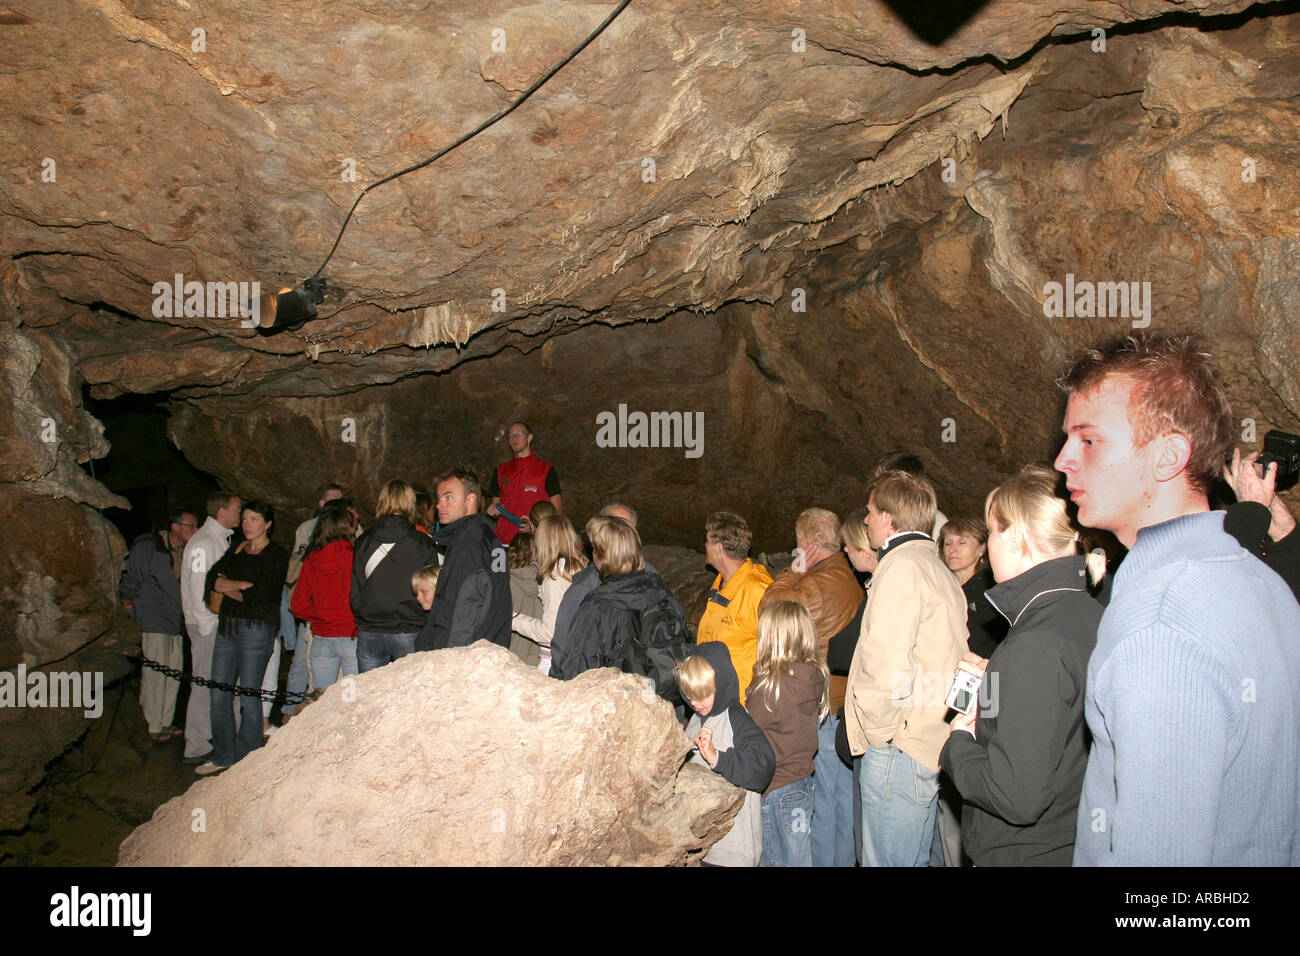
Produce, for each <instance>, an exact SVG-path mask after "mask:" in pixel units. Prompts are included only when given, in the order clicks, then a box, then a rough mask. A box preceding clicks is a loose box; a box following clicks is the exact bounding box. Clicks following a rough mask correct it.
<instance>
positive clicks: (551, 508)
mask: <svg viewBox="0 0 1300 956" xmlns="http://www.w3.org/2000/svg"><path fill="white" fill-rule="evenodd" d="M559 513H560V509H559V508H557V507H555V503H554V502H552V501H551V500H550V499H549V498H543V499H542V500H541V501H536V502H534V503H533V506H532V507H531V508H529V509H528V520H529V521H531V522H532V523H533V527H534V528H536V527H538V526H539V525H541V523H542V519H543V518H548V517H550V516H551V515H558V514H559Z"/></svg>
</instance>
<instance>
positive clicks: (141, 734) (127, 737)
mask: <svg viewBox="0 0 1300 956" xmlns="http://www.w3.org/2000/svg"><path fill="white" fill-rule="evenodd" d="M290 658H291V655H288V654H282V655H281V678H280V686H281V687H282V688H283V687H284V684H285V679H286V678H287V677H288V663H289V660H290ZM187 671H188V668H187ZM188 699H189V695H188V688H187V686H185V685H183V686H182V687H181V691H180V694H179V695H178V699H177V702H176V716H175V717H174V718H173V721H172V723H173V724H175V725H176V726H178V727H181V726H183V725H184V723H185V705H186V703H187V701H188ZM139 700H140V668H139V665H137V666H136V668H135V671H134V672H133V673H132V674H131V675H129V676H127V677H125V678H123V679H122V680H121V681H118V682H117V683H115V684H111V685H108V686H106V687H105V688H104V719H102V720H96V721H91V728H90V730H89V731H88V732H87V733H86V735H85V736H84V737H82V738H81V740H79V741H78V742H77V743H75V744H73V745H72V747H71V748H69V750H68V751H67V752H66V753H65V754H63V755H62V756H60V757H58V758H57V759H56V760H54V761H53V762H52V763H51V764H50V766H49V769H48V771H47V774H46V777H45V781H44V783H43V785H42V788H41V798H40V802H39V803H38V804H37V807H36V809H35V810H33V811H32V815H31V820H30V822H29V824H28V826H27V828H26V829H25V830H22V831H17V832H15V831H7V832H3V833H0V866H114V865H116V864H117V851H118V847H119V846H120V845H121V843H122V841H123V840H125V839H126V838H127V836H128V835H130V833H131V831H132V830H134V829H135V828H136V827H138V826H140V825H141V824H142V823H146V822H148V821H149V819H150V818H151V817H152V816H153V813H154V811H155V810H156V809H158V807H160V806H162V805H163V804H164V803H166V802H167V801H168V800H170V799H172V797H175V796H178V795H179V794H182V793H184V792H185V791H186V790H188V789H189V788H190V786H191V785H192V784H194V783H195V781H197V780H200V779H202V778H200V777H198V776H197V775H196V774H195V773H194V767H192V766H188V765H186V764H185V763H184V762H183V761H182V759H181V758H182V757H183V756H184V751H185V740H184V737H183V736H179V737H173V738H172V739H171V740H169V741H167V742H165V743H155V742H154V741H152V740H150V739H149V728H148V726H147V725H146V724H145V720H144V715H143V714H142V713H141V711H140V703H139ZM279 711H280V706H279V703H277V704H276V706H275V708H274V709H273V711H272V714H271V721H272V723H274V724H279V723H280V722H281V720H282V717H281V714H280V712H279Z"/></svg>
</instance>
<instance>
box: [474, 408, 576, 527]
mask: <svg viewBox="0 0 1300 956" xmlns="http://www.w3.org/2000/svg"><path fill="white" fill-rule="evenodd" d="M506 441H507V442H508V443H509V445H510V453H511V455H513V457H512V458H511V459H510V461H507V462H504V463H503V464H500V465H498V466H497V467H496V469H495V470H493V472H492V477H491V478H490V479H489V480H488V487H487V494H488V506H487V511H486V513H487V514H488V515H490V516H491V517H493V518H496V519H497V525H496V534H497V537H498V538H500V539H501V540H502V541H503V542H504V543H505V544H509V543H510V542H511V541H513V540H514V539H515V535H517V534H518V533H519V532H520V531H528V532H531V531H532V530H533V528H532V525H531V523H530V522H529V520H528V512H529V510H530V509H531V508H532V507H533V505H535V504H536V503H537V502H539V501H550V502H551V504H553V505H555V510H556V511H558V512H560V513H561V514H563V513H564V496H563V495H562V494H561V493H560V475H559V472H557V471H556V470H555V468H554V467H553V466H552V465H551V464H550V463H549V462H545V461H542V460H541V459H540V458H538V457H537V456H536V455H534V454H533V430H532V429H531V428H529V427H528V426H527V425H526V424H525V423H524V422H511V423H510V425H509V427H507V428H506ZM501 508H505V509H506V510H507V511H509V512H510V513H511V514H512V515H514V516H515V517H516V518H520V519H522V521H523V527H522V528H521V527H520V526H518V525H516V524H515V523H514V522H513V521H511V520H510V519H508V518H507V517H505V515H503V514H501V510H500V509H501Z"/></svg>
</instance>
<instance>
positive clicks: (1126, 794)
mask: <svg viewBox="0 0 1300 956" xmlns="http://www.w3.org/2000/svg"><path fill="white" fill-rule="evenodd" d="M1084 713H1085V716H1086V718H1087V721H1088V727H1089V729H1090V730H1091V731H1092V735H1093V744H1092V752H1091V753H1090V754H1089V757H1088V770H1087V773H1086V774H1085V776H1084V781H1083V797H1082V799H1081V800H1080V802H1079V823H1078V830H1077V836H1076V840H1075V851H1074V864H1075V866H1107V865H1109V866H1288V865H1289V866H1297V865H1300V835H1298V834H1297V829H1298V828H1300V605H1297V604H1296V599H1295V597H1294V596H1293V595H1292V594H1291V591H1290V590H1289V589H1288V588H1287V586H1286V585H1285V584H1284V583H1283V582H1282V579H1281V578H1279V577H1278V576H1277V575H1276V574H1275V573H1273V572H1272V571H1270V570H1269V569H1268V568H1267V567H1265V566H1264V564H1263V563H1261V562H1260V561H1259V560H1258V559H1257V558H1255V557H1253V556H1251V555H1250V554H1248V553H1247V552H1246V551H1244V550H1242V548H1241V546H1240V545H1238V544H1237V542H1236V541H1235V540H1233V539H1232V538H1231V537H1230V536H1229V535H1227V534H1225V533H1224V531H1223V512H1222V511H1212V512H1209V513H1205V514H1194V515H1185V516H1183V517H1181V518H1175V519H1174V520H1172V521H1166V522H1164V523H1162V524H1158V525H1153V526H1152V527H1149V528H1143V529H1142V530H1141V531H1139V532H1138V537H1137V541H1136V542H1135V543H1134V546H1133V550H1132V551H1131V552H1129V555H1128V557H1127V558H1125V560H1124V563H1123V564H1122V565H1121V566H1120V569H1119V573H1118V574H1117V575H1116V576H1115V586H1114V593H1113V596H1112V598H1111V603H1110V606H1109V607H1108V608H1107V609H1106V613H1105V615H1104V616H1103V617H1102V619H1101V628H1100V630H1099V631H1098V636H1097V647H1096V650H1095V651H1093V654H1092V658H1091V660H1090V661H1089V663H1088V686H1087V702H1086V705H1085V709H1084Z"/></svg>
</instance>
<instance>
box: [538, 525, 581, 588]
mask: <svg viewBox="0 0 1300 956" xmlns="http://www.w3.org/2000/svg"><path fill="white" fill-rule="evenodd" d="M533 550H534V553H535V554H536V555H537V583H538V584H541V583H542V582H543V581H545V580H546V579H547V578H548V577H554V578H563V579H564V580H566V581H572V580H573V576H574V575H575V574H577V573H578V572H579V571H581V570H582V569H583V568H585V567H586V566H587V558H586V556H585V555H584V554H583V553H582V542H581V541H580V540H579V539H578V532H577V531H575V530H574V529H573V522H572V521H570V520H569V519H568V518H566V517H564V515H562V514H553V515H547V516H546V517H545V518H543V519H542V522H541V524H539V525H538V526H537V536H536V537H535V538H534V539H533Z"/></svg>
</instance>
